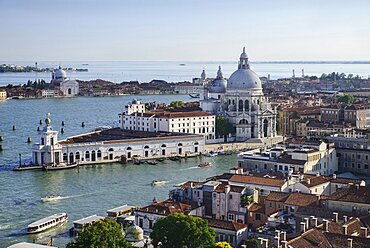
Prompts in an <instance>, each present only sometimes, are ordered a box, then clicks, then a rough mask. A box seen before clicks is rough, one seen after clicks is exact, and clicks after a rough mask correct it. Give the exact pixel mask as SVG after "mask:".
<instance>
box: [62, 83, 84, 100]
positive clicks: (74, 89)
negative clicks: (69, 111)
mask: <svg viewBox="0 0 370 248" xmlns="http://www.w3.org/2000/svg"><path fill="white" fill-rule="evenodd" d="M60 91H61V92H62V93H63V96H67V97H71V96H77V95H78V94H79V93H80V88H79V84H78V82H77V81H76V80H70V79H67V80H64V81H62V82H61V83H60Z"/></svg>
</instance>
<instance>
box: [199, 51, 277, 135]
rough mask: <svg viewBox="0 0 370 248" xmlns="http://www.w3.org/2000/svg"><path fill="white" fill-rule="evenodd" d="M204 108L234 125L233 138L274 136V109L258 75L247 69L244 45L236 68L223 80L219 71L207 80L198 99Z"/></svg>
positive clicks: (275, 133)
mask: <svg viewBox="0 0 370 248" xmlns="http://www.w3.org/2000/svg"><path fill="white" fill-rule="evenodd" d="M200 106H201V108H202V109H203V110H204V111H207V112H211V113H213V114H217V115H222V116H224V117H225V118H227V119H228V121H229V122H230V123H231V124H232V125H233V126H234V127H235V140H236V141H245V140H248V139H253V138H258V139H261V138H271V137H276V135H277V132H276V109H274V108H272V107H271V104H270V103H269V101H268V99H267V98H266V97H265V96H264V94H263V91H262V83H261V80H260V78H259V77H258V75H257V74H256V73H255V72H254V71H252V70H251V69H250V65H249V61H248V56H247V54H246V53H245V48H244V49H243V52H242V54H241V55H240V59H239V63H238V69H237V70H236V71H235V72H234V73H232V74H231V76H230V77H229V79H228V80H226V79H225V78H224V77H223V75H222V72H221V67H220V68H219V70H218V72H217V77H216V78H215V79H214V80H212V81H210V82H208V83H207V84H206V86H205V87H204V93H203V96H202V98H201V100H200Z"/></svg>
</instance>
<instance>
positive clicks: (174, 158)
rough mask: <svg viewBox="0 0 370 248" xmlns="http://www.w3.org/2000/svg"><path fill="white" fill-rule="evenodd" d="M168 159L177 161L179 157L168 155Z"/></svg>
mask: <svg viewBox="0 0 370 248" xmlns="http://www.w3.org/2000/svg"><path fill="white" fill-rule="evenodd" d="M168 159H169V160H171V161H179V160H180V158H179V157H169V158H168Z"/></svg>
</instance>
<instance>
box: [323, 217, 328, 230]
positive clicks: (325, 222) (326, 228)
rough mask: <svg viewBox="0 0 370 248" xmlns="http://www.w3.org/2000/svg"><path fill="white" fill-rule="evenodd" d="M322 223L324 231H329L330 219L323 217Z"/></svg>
mask: <svg viewBox="0 0 370 248" xmlns="http://www.w3.org/2000/svg"><path fill="white" fill-rule="evenodd" d="M322 224H323V229H324V232H329V221H328V220H325V219H323V220H322Z"/></svg>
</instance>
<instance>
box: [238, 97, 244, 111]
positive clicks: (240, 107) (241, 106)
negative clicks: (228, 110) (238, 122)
mask: <svg viewBox="0 0 370 248" xmlns="http://www.w3.org/2000/svg"><path fill="white" fill-rule="evenodd" d="M238 109H239V111H243V100H239V106H238Z"/></svg>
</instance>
